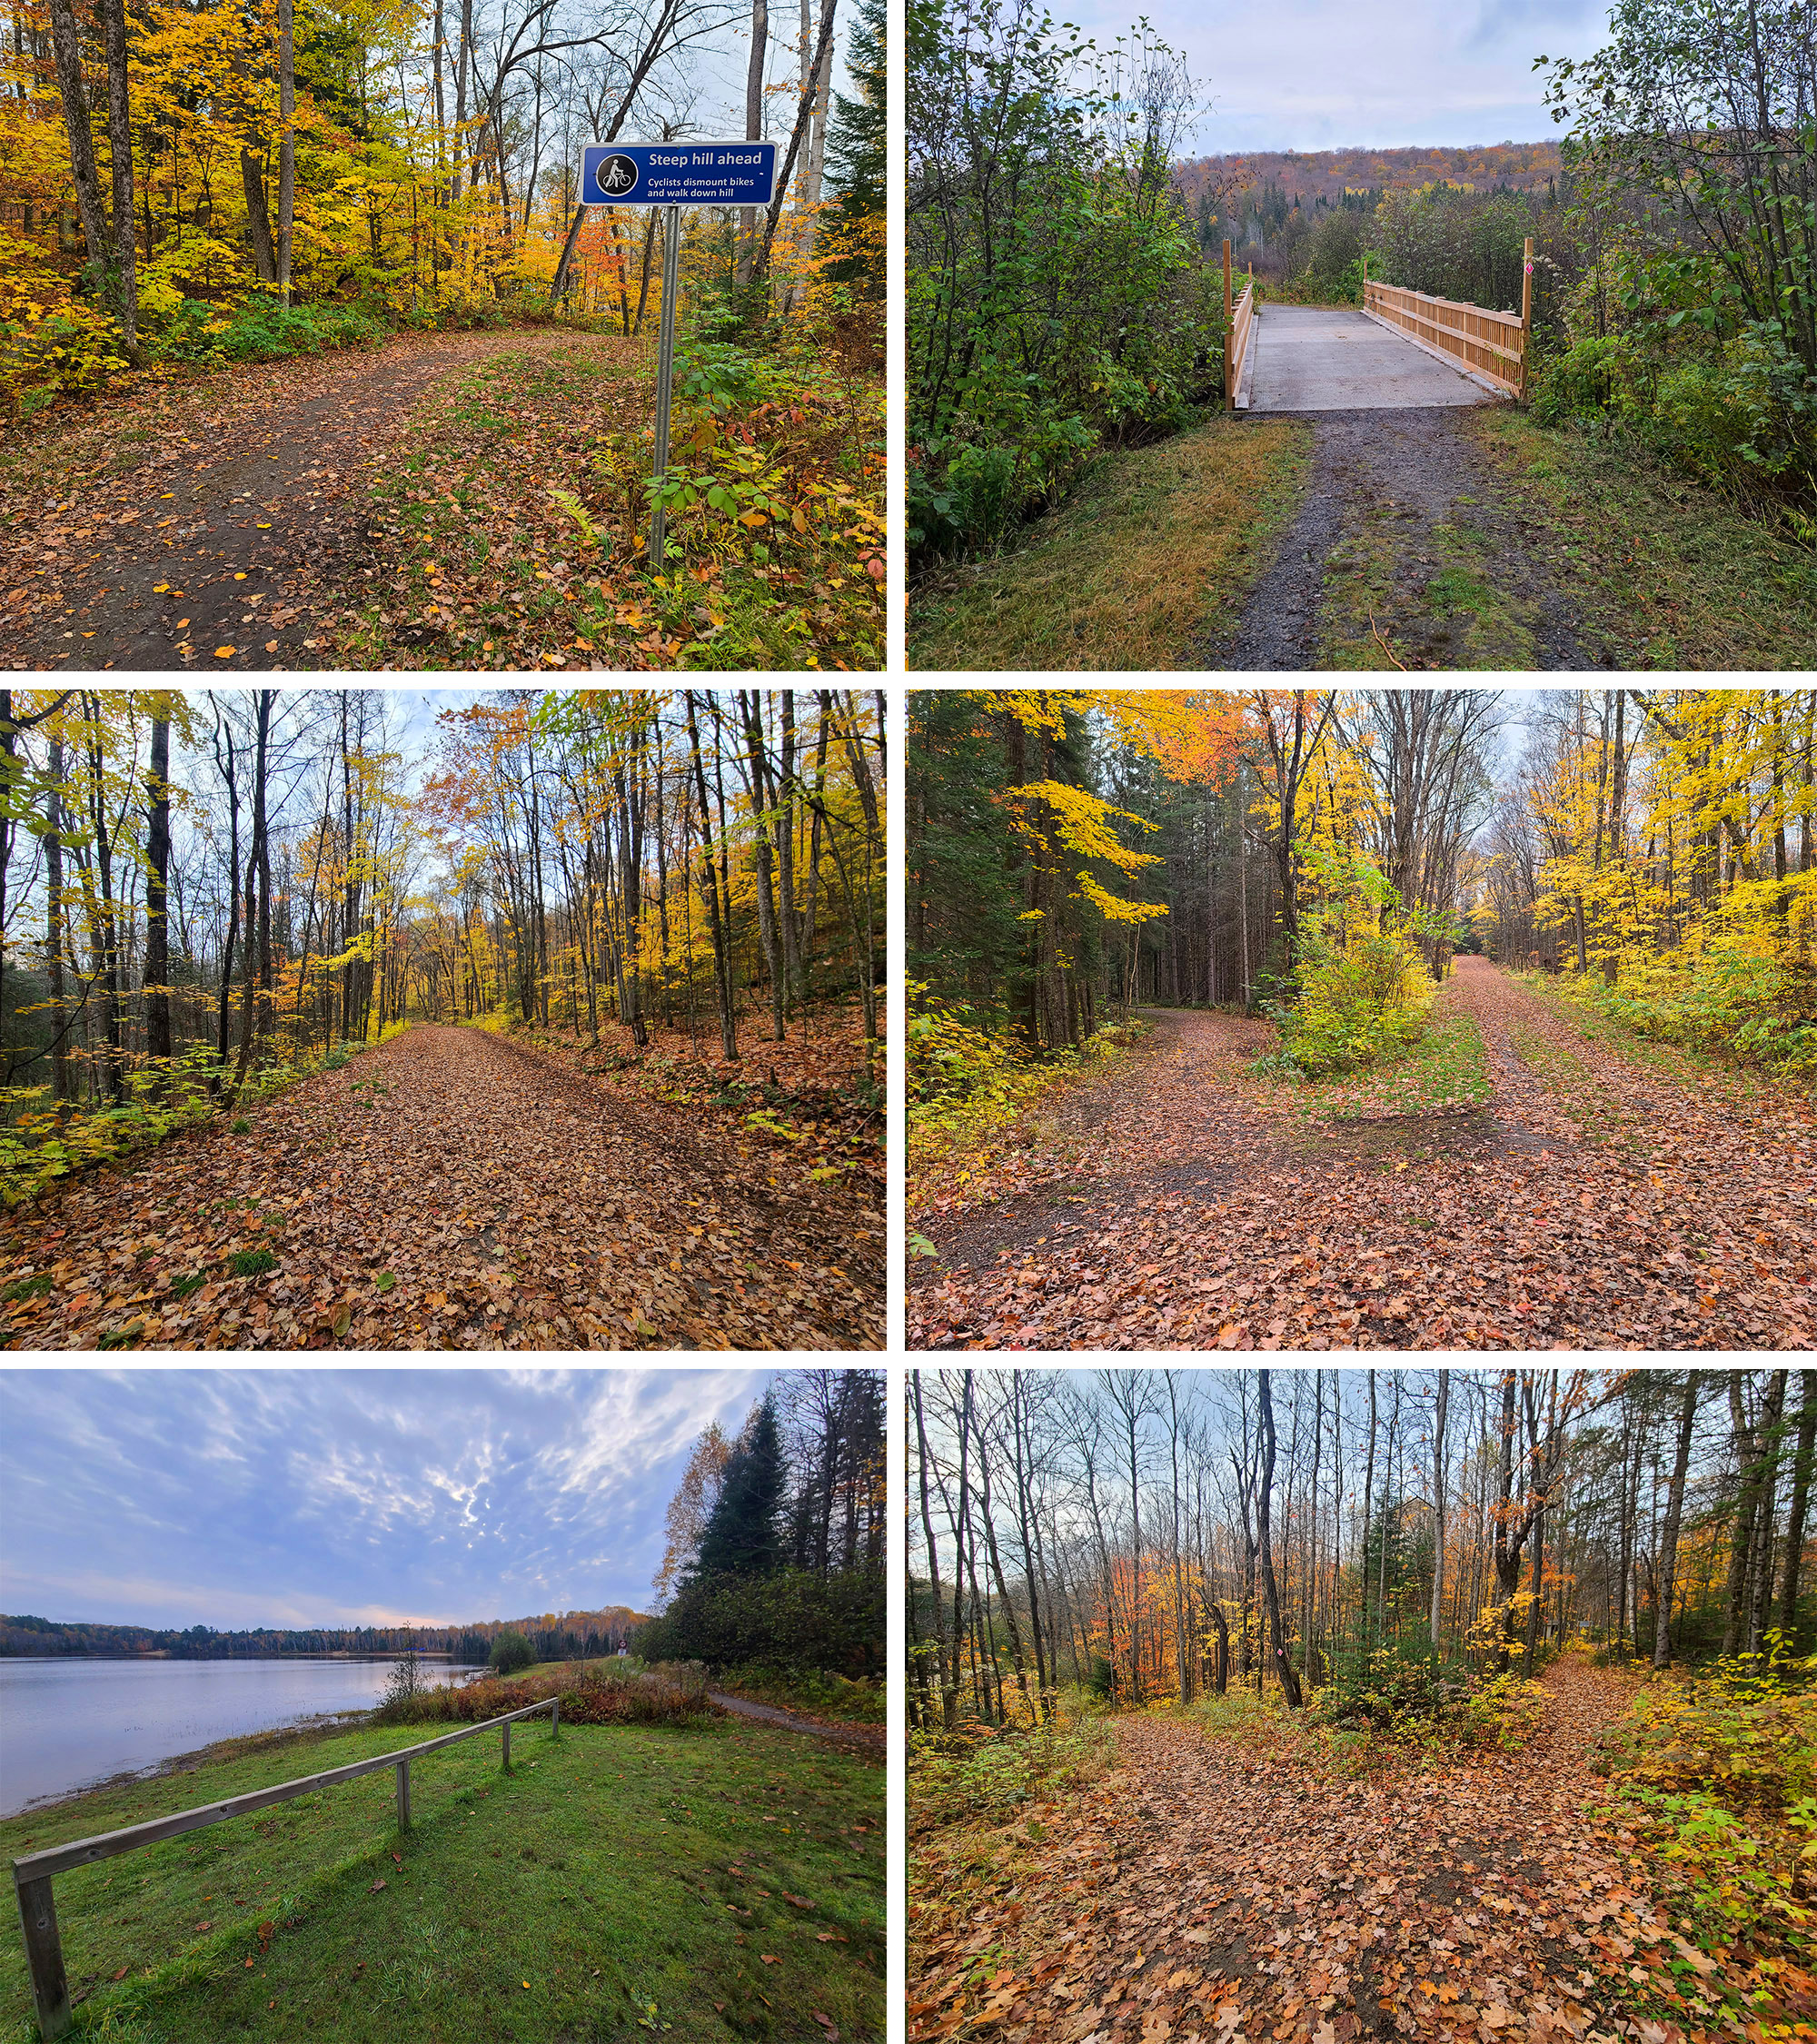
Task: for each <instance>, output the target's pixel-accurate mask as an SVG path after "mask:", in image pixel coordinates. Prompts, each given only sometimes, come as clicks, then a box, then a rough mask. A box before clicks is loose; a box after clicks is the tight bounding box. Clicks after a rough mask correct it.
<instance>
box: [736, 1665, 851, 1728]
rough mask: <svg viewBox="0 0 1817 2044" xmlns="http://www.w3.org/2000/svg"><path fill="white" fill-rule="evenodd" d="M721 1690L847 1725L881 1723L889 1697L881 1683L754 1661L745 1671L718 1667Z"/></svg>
mask: <svg viewBox="0 0 1817 2044" xmlns="http://www.w3.org/2000/svg"><path fill="white" fill-rule="evenodd" d="M719 1683H720V1688H721V1689H726V1690H730V1692H731V1693H732V1694H733V1695H735V1696H743V1697H747V1698H749V1699H750V1702H753V1703H767V1704H769V1707H770V1708H771V1709H772V1710H777V1711H806V1712H809V1713H810V1714H811V1715H814V1716H817V1717H823V1718H839V1719H841V1720H843V1721H844V1722H847V1723H850V1724H881V1723H882V1722H884V1719H885V1718H886V1717H887V1716H888V1714H889V1692H888V1690H887V1689H886V1687H885V1685H884V1683H883V1682H881V1681H874V1682H851V1681H849V1680H848V1679H847V1678H846V1677H845V1676H844V1675H833V1674H829V1673H827V1672H825V1671H824V1670H822V1669H789V1668H775V1667H770V1666H768V1665H766V1664H764V1663H762V1662H757V1663H754V1664H753V1665H751V1666H750V1667H748V1668H722V1669H720V1673H719Z"/></svg>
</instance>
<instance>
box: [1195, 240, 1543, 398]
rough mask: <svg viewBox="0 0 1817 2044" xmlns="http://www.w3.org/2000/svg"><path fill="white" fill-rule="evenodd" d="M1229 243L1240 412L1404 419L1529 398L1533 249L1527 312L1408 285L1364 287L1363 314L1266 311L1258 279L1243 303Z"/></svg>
mask: <svg viewBox="0 0 1817 2044" xmlns="http://www.w3.org/2000/svg"><path fill="white" fill-rule="evenodd" d="M1231 284H1232V278H1231V273H1230V243H1228V242H1226V243H1225V244H1224V327H1225V334H1226V360H1227V361H1228V362H1229V363H1230V374H1229V376H1228V377H1227V379H1226V397H1225V402H1226V405H1227V406H1228V408H1229V409H1230V410H1232V411H1236V412H1364V411H1398V410H1404V409H1406V408H1409V407H1412V406H1415V405H1429V404H1490V403H1494V402H1496V401H1497V400H1498V399H1504V398H1518V397H1524V395H1525V394H1526V378H1527V357H1528V348H1529V344H1530V342H1531V339H1532V332H1533V243H1532V241H1531V240H1529V241H1528V243H1527V244H1526V253H1525V259H1524V265H1523V274H1522V280H1521V309H1520V311H1519V312H1518V313H1501V312H1494V311H1491V310H1490V309H1489V308H1488V307H1487V306H1484V305H1466V304H1462V303H1458V302H1457V301H1456V300H1455V299H1450V298H1434V297H1432V296H1430V295H1429V294H1428V293H1425V292H1423V291H1406V290H1404V289H1403V288H1402V287H1401V286H1399V285H1398V284H1385V283H1376V282H1375V280H1374V279H1369V280H1367V281H1365V283H1364V286H1363V305H1362V309H1361V310H1360V311H1356V312H1351V311H1345V310H1336V311H1332V310H1327V309H1326V308H1324V307H1322V306H1312V305H1269V306H1267V307H1266V310H1265V309H1264V308H1262V307H1260V306H1258V305H1257V304H1256V286H1255V280H1254V278H1253V277H1250V278H1247V279H1246V280H1245V281H1244V284H1243V289H1242V291H1241V293H1239V294H1238V295H1237V296H1236V298H1235V299H1233V298H1232V295H1231Z"/></svg>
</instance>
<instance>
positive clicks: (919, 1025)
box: [907, 979, 1016, 1100]
mask: <svg viewBox="0 0 1817 2044" xmlns="http://www.w3.org/2000/svg"><path fill="white" fill-rule="evenodd" d="M907 1046H908V1047H907V1059H908V1097H909V1098H910V1099H911V1100H938V1099H948V1100H968V1099H970V1098H971V1097H972V1096H973V1095H974V1094H977V1093H979V1092H988V1091H989V1090H990V1088H991V1087H992V1086H993V1085H994V1084H995V1083H996V1082H997V1081H998V1078H999V1077H1001V1076H1002V1075H1003V1074H1004V1073H1005V1072H1006V1071H1007V1070H1008V1069H1009V1068H1011V1067H1014V1065H1015V1063H1016V1059H1015V1058H1014V1057H1013V1056H1012V1054H1011V1051H1010V1047H1009V1046H1008V1043H1007V1042H1006V1041H1005V1039H1004V1038H1003V1037H1000V1036H993V1035H992V1034H991V1033H990V1032H989V1031H988V1030H987V1029H984V1028H980V1027H978V1022H977V1020H976V1018H975V1017H974V1016H973V1013H972V1010H971V1009H970V1008H968V1007H965V1006H964V1005H963V1004H952V1003H948V1002H945V1001H942V1000H940V999H938V997H930V996H929V994H928V987H927V983H926V981H925V980H920V979H911V980H909V981H908V1035H907Z"/></svg>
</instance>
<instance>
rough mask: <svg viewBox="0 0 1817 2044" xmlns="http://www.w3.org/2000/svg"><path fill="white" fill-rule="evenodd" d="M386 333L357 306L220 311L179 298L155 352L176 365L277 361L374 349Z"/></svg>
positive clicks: (255, 302) (270, 304) (247, 306)
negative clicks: (341, 350)
mask: <svg viewBox="0 0 1817 2044" xmlns="http://www.w3.org/2000/svg"><path fill="white" fill-rule="evenodd" d="M390 331H391V329H390V327H389V326H388V324H387V323H386V322H385V321H383V320H382V319H380V318H379V317H378V316H377V314H375V313H372V312H371V311H369V310H368V309H366V308H365V307H363V306H359V305H300V304H293V305H284V304H281V303H279V302H278V301H277V300H276V299H275V298H249V299H247V300H246V302H245V303H243V304H242V305H236V306H233V308H232V309H231V310H228V311H225V312H223V311H220V310H218V309H217V308H216V307H214V306H212V305H205V304H203V303H200V302H199V301H198V300H196V299H193V298H191V299H185V300H184V303H183V305H182V307H181V309H180V311H179V313H177V314H176V315H175V316H174V318H173V320H172V322H171V325H170V327H169V329H168V330H167V332H165V334H164V337H163V340H162V342H160V343H159V350H158V352H160V353H161V354H163V355H165V356H167V357H169V358H170V359H171V360H173V361H177V362H278V361H281V360H282V359H283V357H285V356H287V355H319V354H323V353H325V352H330V351H332V350H334V349H337V348H376V347H378V346H379V345H380V344H381V343H382V342H383V341H384V340H385V338H386V336H387V335H388V334H389V332H390Z"/></svg>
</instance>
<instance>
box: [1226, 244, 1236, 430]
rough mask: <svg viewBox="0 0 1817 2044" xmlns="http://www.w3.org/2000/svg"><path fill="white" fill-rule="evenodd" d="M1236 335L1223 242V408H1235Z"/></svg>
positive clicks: (1227, 248)
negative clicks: (1232, 351) (1233, 360)
mask: <svg viewBox="0 0 1817 2044" xmlns="http://www.w3.org/2000/svg"><path fill="white" fill-rule="evenodd" d="M1235 338H1236V336H1235V335H1234V333H1233V332H1232V331H1231V326H1230V243H1228V242H1227V241H1226V243H1225V244H1224V409H1225V410H1226V412H1235V411H1236V379H1235V377H1234V376H1233V375H1232V373H1231V368H1230V349H1231V343H1232V342H1233V341H1234V339H1235Z"/></svg>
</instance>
